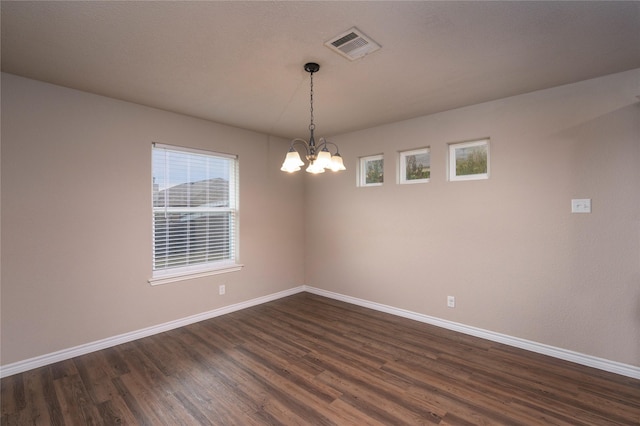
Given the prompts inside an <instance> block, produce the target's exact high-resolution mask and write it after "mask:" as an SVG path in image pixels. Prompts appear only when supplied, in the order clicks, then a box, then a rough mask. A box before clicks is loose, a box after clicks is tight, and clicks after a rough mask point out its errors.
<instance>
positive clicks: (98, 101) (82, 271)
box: [1, 74, 304, 365]
mask: <svg viewBox="0 0 640 426" xmlns="http://www.w3.org/2000/svg"><path fill="white" fill-rule="evenodd" d="M152 141H156V142H162V143H167V144H174V145H183V146H190V147H195V148H202V149H209V150H214V151H221V152H228V153H234V154H238V155H239V159H240V173H241V178H240V209H241V213H240V254H241V257H240V262H242V263H244V264H245V265H246V266H245V268H244V269H243V270H242V271H240V272H234V273H228V274H222V275H216V276H213V277H207V278H200V279H193V280H189V281H182V282H179V283H172V284H166V285H160V286H151V285H149V283H148V282H147V279H148V278H149V277H150V276H151V215H150V207H151V160H150V159H151V142H152ZM287 144H288V142H287V141H284V140H281V139H277V138H270V137H268V136H266V135H261V134H258V133H253V132H249V131H245V130H241V129H237V128H232V127H228V126H223V125H218V124H215V123H211V122H207V121H203V120H198V119H194V118H189V117H185V116H180V115H177V114H172V113H168V112H164V111H159V110H155V109H151V108H146V107H142V106H138V105H134V104H130V103H126V102H120V101H116V100H112V99H108V98H104V97H100V96H94V95H91V94H87V93H83V92H79V91H75V90H69V89H66V88H62V87H58V86H53V85H49V84H44V83H41V82H37V81H34V80H28V79H24V78H20V77H16V76H13V75H9V74H2V147H1V148H2V180H1V182H2V191H1V194H2V228H1V229H2V289H1V290H2V307H1V308H2V312H1V315H2V317H1V318H2V321H1V327H2V329H1V331H2V352H1V364H2V365H7V364H10V363H13V362H17V361H22V360H25V359H28V358H31V357H35V356H39V355H44V354H49V353H52V352H54V351H57V350H61V349H67V348H71V347H74V346H77V345H81V344H85V343H90V342H93V341H96V340H100V339H105V338H109V337H113V336H116V335H119V334H123V333H126V332H131V331H135V330H139V329H142V328H145V327H149V326H154V325H158V324H162V323H165V322H168V321H171V320H176V319H181V318H184V317H187V316H190V315H195V314H199V313H202V312H206V311H209V310H212V309H215V308H218V307H222V306H226V305H230V304H233V303H238V302H241V301H246V300H250V299H253V298H256V297H259V296H263V295H268V294H273V293H276V292H278V291H282V290H286V289H290V288H292V287H295V286H299V285H301V284H303V257H302V251H301V250H300V248H301V241H302V239H303V227H302V222H301V217H302V209H303V202H302V200H303V190H304V188H303V179H302V178H301V177H299V176H298V177H296V176H291V175H285V174H283V173H282V172H280V171H279V167H280V163H281V161H282V156H283V155H284V153H285V152H286V149H287ZM223 283H224V284H226V286H227V294H226V295H225V296H219V295H218V284H223Z"/></svg>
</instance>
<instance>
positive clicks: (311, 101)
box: [309, 72, 316, 130]
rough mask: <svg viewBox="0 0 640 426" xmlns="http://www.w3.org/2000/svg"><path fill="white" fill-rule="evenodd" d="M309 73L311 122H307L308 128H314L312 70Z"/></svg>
mask: <svg viewBox="0 0 640 426" xmlns="http://www.w3.org/2000/svg"><path fill="white" fill-rule="evenodd" d="M310 74H311V83H310V86H311V92H310V93H311V96H310V97H309V99H310V104H311V124H309V130H314V129H315V128H316V125H315V124H314V123H313V72H311V73H310Z"/></svg>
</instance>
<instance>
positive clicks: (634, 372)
mask: <svg viewBox="0 0 640 426" xmlns="http://www.w3.org/2000/svg"><path fill="white" fill-rule="evenodd" d="M303 288H304V291H307V292H309V293H313V294H317V295H319V296H324V297H328V298H330V299H335V300H340V301H342V302H346V303H351V304H353V305H358V306H362V307H365V308H369V309H373V310H376V311H381V312H386V313H388V314H392V315H396V316H399V317H404V318H409V319H412V320H415V321H419V322H423V323H426V324H431V325H435V326H438V327H442V328H446V329H448V330H453V331H458V332H460V333H464V334H469V335H471V336H475V337H480V338H482V339H486V340H491V341H493V342H498V343H504V344H505V345H509V346H513V347H516V348H521V349H526V350H528V351H531V352H537V353H540V354H543V355H549V356H552V357H554V358H558V359H563V360H565V361H570V362H574V363H576V364H581V365H586V366H588V367H593V368H597V369H599V370H604V371H609V372H611V373H616V374H620V375H622V376H627V377H631V378H634V379H640V367H636V366H633V365H629V364H623V363H620V362H616V361H610V360H607V359H603V358H598V357H594V356H591V355H585V354H581V353H579V352H574V351H569V350H566V349H562V348H557V347H554V346H549V345H545V344H542V343H537V342H532V341H530V340H525V339H520V338H518V337H512V336H507V335H506V334H500V333H495V332H493V331H489V330H483V329H481V328H476V327H471V326H468V325H464V324H460V323H457V322H453V321H447V320H443V319H440V318H435V317H431V316H428V315H423V314H419V313H416V312H412V311H407V310H405V309H399V308H394V307H393V306H388V305H383V304H380V303H376V302H370V301H368V300H364V299H358V298H356V297H351V296H345V295H343V294H340V293H334V292H331V291H327V290H322V289H319V288H315V287H311V286H304V287H303Z"/></svg>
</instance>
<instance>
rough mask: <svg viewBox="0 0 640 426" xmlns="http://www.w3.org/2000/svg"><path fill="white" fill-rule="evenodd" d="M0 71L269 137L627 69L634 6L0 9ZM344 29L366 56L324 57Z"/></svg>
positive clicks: (638, 42)
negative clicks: (361, 42) (308, 68)
mask: <svg viewBox="0 0 640 426" xmlns="http://www.w3.org/2000/svg"><path fill="white" fill-rule="evenodd" d="M0 7H1V14H2V22H1V25H2V71H4V72H8V73H13V74H17V75H22V76H25V77H30V78H34V79H37V80H42V81H46V82H51V83H54V84H58V85H62V86H67V87H71V88H76V89H80V90H84V91H88V92H93V93H97V94H100V95H105V96H110V97H113V98H117V99H123V100H127V101H131V102H135V103H139V104H143V105H148V106H152V107H156V108H161V109H165V110H169V111H175V112H178V113H182V114H187V115H191V116H195V117H201V118H205V119H209V120H213V121H216V122H220V123H226V124H231V125H234V126H238V127H243V128H247V129H252V130H256V131H260V132H264V133H268V134H273V135H277V136H284V137H289V138H292V137H295V136H298V137H306V136H307V134H308V131H307V127H308V124H309V74H308V73H306V72H305V71H304V70H303V65H304V63H305V62H309V61H315V62H318V63H320V66H321V69H320V71H319V72H318V73H317V74H315V75H314V89H315V94H314V110H315V111H314V115H315V122H316V126H317V130H316V135H317V136H332V135H336V134H340V133H343V132H346V131H351V130H356V129H361V128H366V127H371V126H374V125H377V124H381V123H387V122H393V121H398V120H402V119H406V118H412V117H417V116H421V115H426V114H431V113H434V112H439V111H444V110H448V109H452V108H456V107H460V106H466V105H472V104H476V103H480V102H484V101H488V100H493V99H498V98H503V97H507V96H511V95H516V94H521V93H526V92H531V91H534V90H539V89H544V88H548V87H553V86H557V85H562V84H566V83H571V82H576V81H580V80H585V79H589V78H593V77H597V76H600V75H605V74H611V73H615V72H620V71H625V70H629V69H633V68H639V67H640V2H635V1H632V2H613V1H604V2H600V1H590V2H550V1H540V2H535V1H534V2H528V1H515V2H506V1H502V2H480V1H474V2H455V1H449V2H427V1H412V2H404V1H354V2H351V1H328V2H324V1H257V2H245V1H220V2H218V1H215V2H214V1H209V2H206V1H200V2H178V1H174V2H169V1H164V2H155V1H142V2H133V1H131V2H103V1H93V2H76V1H69V2H62V1H55V2H30V1H15V2H14V1H4V0H3V1H2V2H1V4H0ZM353 26H356V27H358V28H359V29H360V30H361V31H363V32H364V33H365V34H367V35H368V36H369V37H371V38H372V39H373V40H375V41H376V42H377V43H379V44H380V45H382V49H380V50H378V51H377V52H374V53H372V54H370V55H369V56H366V57H364V58H363V59H361V60H357V61H353V62H351V61H349V60H347V59H345V58H343V57H342V56H339V55H338V54H336V53H334V52H332V51H331V50H329V49H328V48H327V47H325V46H324V42H325V41H327V40H329V39H331V38H333V37H334V36H336V35H338V34H340V33H342V32H344V31H346V30H348V29H350V28H351V27H353Z"/></svg>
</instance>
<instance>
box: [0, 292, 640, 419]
mask: <svg viewBox="0 0 640 426" xmlns="http://www.w3.org/2000/svg"><path fill="white" fill-rule="evenodd" d="M1 397H2V417H1V423H2V425H30V424H42V425H48V424H54V425H102V424H104V425H114V424H130V425H209V424H211V425H264V424H284V425H296V424H305V425H331V424H337V425H365V424H378V425H401V424H409V425H417V424H440V425H445V424H446V425H470V424H474V425H475V424H488V425H499V424H506V425H517V424H522V425H536V424H544V425H547V424H561V425H607V424H619V425H640V381H639V380H634V379H631V378H627V377H624V376H619V375H615V374H611V373H607V372H603V371H600V370H595V369H591V368H588V367H584V366H579V365H575V364H572V363H569V362H565V361H561V360H558V359H554V358H550V357H546V356H543V355H539V354H535V353H530V352H526V351H523V350H520V349H516V348H513V347H509V346H505V345H501V344H498V343H494V342H490V341H486V340H482V339H478V338H475V337H471V336H467V335H464V334H459V333H455V332H452V331H448V330H444V329H440V328H437V327H433V326H430V325H426V324H422V323H419V322H415V321H411V320H408V319H404V318H399V317H395V316H392V315H388V314H384V313H380V312H376V311H372V310H368V309H365V308H362V307H358V306H353V305H349V304H346V303H342V302H339V301H335V300H331V299H326V298H323V297H319V296H316V295H312V294H309V293H301V294H297V295H294V296H291V297H287V298H284V299H280V300H278V301H275V302H270V303H266V304H264V305H260V306H256V307H252V308H249V309H245V310H243V311H238V312H234V313H231V314H228V315H224V316H221V317H218V318H214V319H211V320H207V321H203V322H200V323H197V324H193V325H190V326H187V327H183V328H180V329H176V330H172V331H169V332H166V333H162V334H158V335H155V336H151V337H147V338H144V339H141V340H138V341H135V342H130V343H126V344H123V345H119V346H116V347H113V348H109V349H105V350H102V351H99V352H94V353H91V354H87V355H83V356H80V357H76V358H73V359H70V360H67V361H62V362H59V363H56V364H52V365H49V366H46V367H42V368H38V369H35V370H31V371H28V372H25V373H21V374H16V375H13V376H10V377H6V378H4V379H2V394H1Z"/></svg>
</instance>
